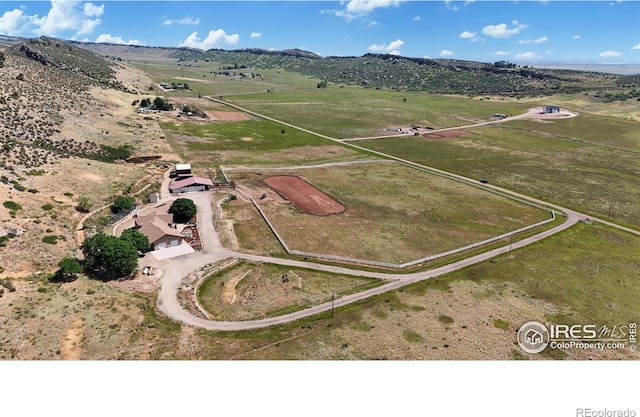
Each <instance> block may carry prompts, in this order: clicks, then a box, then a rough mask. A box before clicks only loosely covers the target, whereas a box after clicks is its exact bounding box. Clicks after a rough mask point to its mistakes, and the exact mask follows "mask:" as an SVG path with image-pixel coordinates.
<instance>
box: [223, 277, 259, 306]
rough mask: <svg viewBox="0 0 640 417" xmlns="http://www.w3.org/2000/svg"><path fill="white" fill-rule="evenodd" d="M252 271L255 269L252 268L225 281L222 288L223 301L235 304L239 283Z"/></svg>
mask: <svg viewBox="0 0 640 417" xmlns="http://www.w3.org/2000/svg"><path fill="white" fill-rule="evenodd" d="M251 272H253V269H250V270H248V271H247V272H245V273H244V274H242V275H239V276H237V277H234V278H232V279H230V280H229V281H227V282H225V283H224V289H223V290H222V302H223V303H225V304H233V303H234V302H235V301H236V285H238V283H239V282H240V281H242V280H243V279H244V278H245V277H246V276H247V275H249V274H250V273H251Z"/></svg>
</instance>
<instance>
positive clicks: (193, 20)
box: [162, 16, 200, 26]
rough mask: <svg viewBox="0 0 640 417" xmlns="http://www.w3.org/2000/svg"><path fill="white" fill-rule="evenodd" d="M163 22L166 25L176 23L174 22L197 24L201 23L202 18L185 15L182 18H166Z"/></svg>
mask: <svg viewBox="0 0 640 417" xmlns="http://www.w3.org/2000/svg"><path fill="white" fill-rule="evenodd" d="M162 24H163V25H165V26H167V25H174V24H178V25H194V26H197V25H199V24H200V18H198V17H191V16H187V17H183V18H182V19H165V20H164V21H163V22H162Z"/></svg>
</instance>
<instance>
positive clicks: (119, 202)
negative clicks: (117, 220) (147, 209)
mask: <svg viewBox="0 0 640 417" xmlns="http://www.w3.org/2000/svg"><path fill="white" fill-rule="evenodd" d="M135 203H136V200H135V199H134V198H133V197H130V196H128V195H119V196H118V197H117V198H116V200H115V201H114V202H113V204H111V212H112V213H113V214H118V213H122V212H123V211H127V210H131V209H132V208H133V205H134V204H135Z"/></svg>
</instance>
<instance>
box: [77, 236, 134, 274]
mask: <svg viewBox="0 0 640 417" xmlns="http://www.w3.org/2000/svg"><path fill="white" fill-rule="evenodd" d="M82 252H83V253H84V267H85V269H86V270H88V271H92V272H97V273H100V272H103V273H107V274H109V275H115V276H117V277H124V276H128V275H131V273H132V272H133V271H134V270H135V269H136V266H137V265H138V251H137V250H136V248H135V247H134V246H133V245H132V244H131V243H130V242H127V241H125V240H122V239H119V238H117V237H114V236H106V235H104V234H97V235H94V236H91V237H90V238H87V239H85V241H84V242H83V243H82Z"/></svg>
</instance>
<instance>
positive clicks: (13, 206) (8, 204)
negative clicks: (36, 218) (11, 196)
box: [2, 200, 22, 211]
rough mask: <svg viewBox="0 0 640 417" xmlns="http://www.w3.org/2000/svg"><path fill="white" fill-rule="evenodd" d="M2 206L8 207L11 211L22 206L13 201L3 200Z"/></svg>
mask: <svg viewBox="0 0 640 417" xmlns="http://www.w3.org/2000/svg"><path fill="white" fill-rule="evenodd" d="M2 205H3V206H5V208H8V209H9V210H11V211H18V210H20V209H22V206H21V205H20V204H18V203H16V202H15V201H11V200H9V201H5V202H4V203H2Z"/></svg>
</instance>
